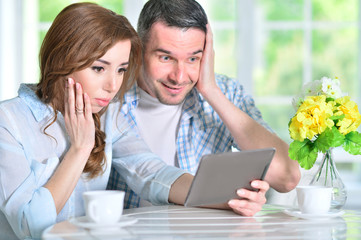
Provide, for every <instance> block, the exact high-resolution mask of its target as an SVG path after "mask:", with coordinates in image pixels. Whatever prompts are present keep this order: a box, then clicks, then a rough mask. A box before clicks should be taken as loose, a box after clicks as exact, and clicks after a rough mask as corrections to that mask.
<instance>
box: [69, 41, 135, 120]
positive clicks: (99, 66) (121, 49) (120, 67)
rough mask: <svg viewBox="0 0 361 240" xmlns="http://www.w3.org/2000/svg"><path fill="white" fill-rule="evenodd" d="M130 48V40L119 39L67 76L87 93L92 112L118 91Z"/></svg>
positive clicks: (104, 104) (96, 110)
mask: <svg viewBox="0 0 361 240" xmlns="http://www.w3.org/2000/svg"><path fill="white" fill-rule="evenodd" d="M130 48H131V43H130V40H124V41H119V42H118V43H116V44H115V45H114V46H113V47H112V48H110V49H109V50H108V51H107V52H106V53H105V54H104V56H102V57H100V58H99V59H97V60H96V61H95V62H93V63H92V64H91V65H90V66H89V67H87V68H85V69H83V70H81V71H77V72H74V73H72V74H71V75H70V76H69V77H71V78H73V79H74V81H75V82H78V83H80V85H81V86H82V88H83V93H87V94H88V95H89V98H90V103H91V107H92V112H93V113H98V112H99V111H100V110H102V109H103V108H104V107H106V106H107V105H108V104H109V102H110V101H111V100H112V99H113V98H114V96H115V95H116V94H117V92H118V91H119V89H120V86H121V85H122V82H123V77H124V72H125V71H126V70H127V68H128V65H129V54H130Z"/></svg>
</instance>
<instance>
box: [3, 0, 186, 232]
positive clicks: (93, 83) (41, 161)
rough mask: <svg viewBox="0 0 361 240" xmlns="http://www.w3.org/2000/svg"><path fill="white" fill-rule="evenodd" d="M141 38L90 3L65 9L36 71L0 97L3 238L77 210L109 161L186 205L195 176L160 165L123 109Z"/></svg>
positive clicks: (142, 185) (102, 180)
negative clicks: (33, 79) (30, 80)
mask: <svg viewBox="0 0 361 240" xmlns="http://www.w3.org/2000/svg"><path fill="white" fill-rule="evenodd" d="M140 57H141V44H140V41H139V39H138V37H137V34H136V32H135V31H134V29H133V28H132V26H131V25H130V24H129V22H128V21H127V19H126V18H125V17H123V16H119V15H117V14H115V13H113V12H111V11H110V10H107V9H105V8H102V7H100V6H98V5H95V4H91V3H79V4H73V5H70V6H68V7H66V8H65V9H64V10H63V11H62V12H61V13H60V14H59V15H58V16H57V17H56V19H55V21H54V22H53V24H52V26H51V27H50V29H49V31H48V33H47V35H46V36H45V39H44V41H43V44H42V46H41V50H40V70H41V79H40V82H39V84H38V85H37V86H34V85H24V84H23V85H21V87H20V89H19V96H18V97H17V98H14V99H11V100H7V101H4V102H2V103H1V104H0V156H1V161H0V185H1V191H0V210H1V211H0V238H1V239H11V238H15V235H16V236H17V237H18V238H38V237H40V236H41V233H42V231H43V230H44V229H45V228H46V227H48V226H50V225H52V224H54V223H56V222H58V221H63V220H66V219H68V218H70V217H76V216H81V215H84V207H83V200H82V193H83V192H84V191H88V190H100V189H105V188H106V185H107V182H108V178H109V172H110V167H111V164H113V165H114V166H115V168H116V169H117V171H118V172H119V173H120V174H121V175H122V176H123V177H124V179H126V180H127V184H128V185H129V186H131V187H132V189H133V190H134V191H135V192H137V194H140V195H141V197H142V198H144V199H147V200H149V201H151V202H152V203H155V204H161V203H168V201H171V202H175V203H183V202H184V197H185V194H186V192H187V190H188V188H189V184H190V181H191V179H192V177H191V176H190V175H189V174H184V171H183V170H180V169H177V168H174V167H169V166H167V165H165V164H164V163H163V162H162V161H161V160H160V159H158V158H157V157H156V156H155V155H153V154H151V153H150V152H149V150H148V149H147V147H146V146H145V145H144V143H143V142H142V141H141V140H140V139H138V138H137V137H136V136H134V135H133V134H132V132H131V131H130V128H129V126H127V123H126V122H125V121H123V120H122V119H123V118H122V117H121V116H120V112H119V109H120V106H121V101H120V99H122V97H123V94H124V92H125V91H126V90H127V89H128V88H129V86H131V84H132V80H134V79H136V75H137V72H138V67H139V65H140Z"/></svg>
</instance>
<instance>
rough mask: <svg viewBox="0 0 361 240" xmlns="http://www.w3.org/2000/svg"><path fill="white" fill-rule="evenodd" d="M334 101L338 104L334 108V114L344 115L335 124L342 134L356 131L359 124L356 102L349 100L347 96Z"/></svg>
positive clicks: (360, 119)
mask: <svg viewBox="0 0 361 240" xmlns="http://www.w3.org/2000/svg"><path fill="white" fill-rule="evenodd" d="M336 103H338V104H340V106H338V107H337V108H336V112H335V116H340V115H343V114H344V115H345V117H344V118H343V119H342V120H341V121H339V122H338V123H337V124H336V126H338V130H339V131H340V133H342V134H343V135H346V134H347V133H349V132H352V131H356V130H357V128H358V127H359V126H360V124H361V115H360V113H359V111H358V107H357V104H356V103H355V102H354V101H351V100H350V97H349V96H345V97H342V98H338V99H336Z"/></svg>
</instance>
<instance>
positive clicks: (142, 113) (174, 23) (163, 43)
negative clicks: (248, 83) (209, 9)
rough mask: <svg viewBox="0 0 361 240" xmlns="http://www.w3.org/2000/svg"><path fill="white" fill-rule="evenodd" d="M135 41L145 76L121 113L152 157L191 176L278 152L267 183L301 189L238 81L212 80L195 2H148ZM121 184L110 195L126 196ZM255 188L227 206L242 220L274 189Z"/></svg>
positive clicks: (209, 39) (203, 22) (204, 25)
mask: <svg viewBox="0 0 361 240" xmlns="http://www.w3.org/2000/svg"><path fill="white" fill-rule="evenodd" d="M138 34H139V36H140V38H141V40H142V42H143V67H142V72H141V74H140V76H139V78H138V79H137V84H138V86H134V87H133V88H132V89H131V90H130V91H129V92H128V93H127V94H126V96H125V99H124V101H125V102H124V105H123V108H122V112H123V113H124V115H125V116H126V117H127V118H128V119H129V122H130V123H131V124H132V125H133V126H134V128H136V129H137V131H139V134H140V136H141V137H142V138H143V139H144V140H145V141H146V143H147V144H148V146H149V147H150V149H151V150H152V151H153V152H155V153H156V154H158V155H159V156H160V157H161V158H162V159H163V160H164V161H165V162H167V163H168V164H170V165H175V166H178V167H180V168H183V169H186V170H188V171H189V172H191V173H193V174H194V173H195V171H196V169H197V167H198V163H199V160H200V158H201V157H202V156H203V155H205V154H209V153H219V152H227V151H231V150H232V147H235V148H237V149H239V150H246V149H259V148H267V147H274V148H276V155H275V157H274V159H273V161H272V164H271V165H270V168H269V171H268V174H267V177H266V179H265V180H266V182H267V183H269V184H270V185H271V187H273V188H274V189H276V190H277V191H279V192H288V191H290V190H292V189H293V188H294V187H295V186H296V185H297V183H298V181H299V179H300V172H299V168H298V163H297V162H296V161H293V160H291V159H290V158H289V157H288V145H287V144H286V143H285V142H283V141H282V140H281V139H280V138H278V137H277V136H276V135H275V134H273V133H272V132H271V131H270V129H269V127H268V126H267V124H266V123H265V122H264V121H263V119H262V117H261V114H260V112H259V110H258V109H257V108H256V107H255V106H254V101H253V99H252V98H251V97H250V96H247V95H245V93H244V91H243V88H242V86H241V85H240V84H239V83H238V82H237V81H235V80H234V79H230V78H228V77H226V76H223V75H216V74H215V73H214V51H213V36H212V32H211V29H210V26H209V24H208V20H207V16H206V14H205V12H204V10H203V8H202V7H201V6H200V5H199V4H198V3H197V2H196V1H194V0H150V1H148V2H147V3H146V4H145V5H144V7H143V10H142V12H141V13H140V16H139V21H138ZM122 182H123V181H122V180H121V179H120V176H119V175H116V173H115V175H113V178H111V180H110V182H109V188H111V189H114V188H118V189H121V190H129V189H127V187H126V186H125V185H124V184H123V183H122ZM255 182H257V183H258V184H259V185H261V186H258V187H257V188H260V191H259V192H258V193H255V192H250V191H248V190H244V189H243V190H242V191H238V193H239V196H242V197H245V198H246V200H243V201H237V202H234V201H231V202H229V203H228V206H229V207H231V208H233V210H235V211H236V212H238V213H241V214H243V215H253V214H254V213H255V211H258V210H259V209H260V206H261V205H262V204H263V203H264V201H263V200H264V199H265V192H266V191H267V190H268V187H269V186H268V184H267V183H266V182H265V181H255ZM116 183H117V184H118V186H117V187H115V184H116ZM127 194H128V200H127V201H125V206H126V207H133V206H138V204H139V199H137V198H135V197H136V196H135V195H134V193H132V192H128V193H127ZM262 202H263V203H262ZM252 208H254V209H258V210H252Z"/></svg>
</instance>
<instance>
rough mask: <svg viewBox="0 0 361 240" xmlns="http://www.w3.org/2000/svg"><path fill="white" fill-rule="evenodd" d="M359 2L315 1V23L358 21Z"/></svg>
mask: <svg viewBox="0 0 361 240" xmlns="http://www.w3.org/2000/svg"><path fill="white" fill-rule="evenodd" d="M358 2H359V1H358V0H347V1H340V0H327V1H325V0H313V1H312V17H313V20H314V21H357V20H358Z"/></svg>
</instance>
